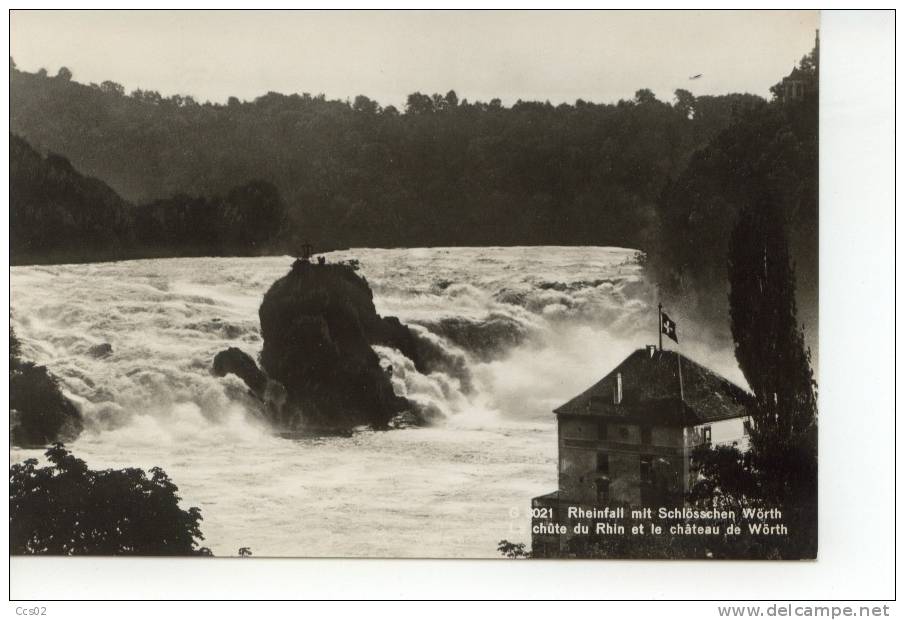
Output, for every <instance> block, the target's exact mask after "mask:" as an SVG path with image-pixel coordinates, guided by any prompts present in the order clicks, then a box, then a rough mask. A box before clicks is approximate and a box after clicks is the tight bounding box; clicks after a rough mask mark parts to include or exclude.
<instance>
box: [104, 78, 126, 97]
mask: <svg viewBox="0 0 905 620" xmlns="http://www.w3.org/2000/svg"><path fill="white" fill-rule="evenodd" d="M101 91H102V92H105V93H107V94H109V95H115V96H117V97H122V96H123V95H124V94H126V89H125V88H123V85H122V84H118V83H116V82H113V81H111V80H104V81H103V82H101Z"/></svg>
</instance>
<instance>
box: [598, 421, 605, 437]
mask: <svg viewBox="0 0 905 620" xmlns="http://www.w3.org/2000/svg"><path fill="white" fill-rule="evenodd" d="M597 439H599V440H600V441H606V422H600V423H599V424H598V425H597Z"/></svg>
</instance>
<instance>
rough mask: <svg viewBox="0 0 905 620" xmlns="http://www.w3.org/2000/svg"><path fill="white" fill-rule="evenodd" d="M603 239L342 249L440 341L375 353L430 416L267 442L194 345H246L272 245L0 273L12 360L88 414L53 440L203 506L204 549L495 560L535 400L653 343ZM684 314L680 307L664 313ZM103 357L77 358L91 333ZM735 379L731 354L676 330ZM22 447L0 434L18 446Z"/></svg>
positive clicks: (538, 463) (23, 454)
mask: <svg viewBox="0 0 905 620" xmlns="http://www.w3.org/2000/svg"><path fill="white" fill-rule="evenodd" d="M635 254H636V253H635V251H633V250H626V249H620V248H558V247H556V248H428V249H408V250H370V249H362V250H352V251H346V252H336V253H332V254H330V255H328V260H330V261H336V260H348V259H352V258H354V259H357V260H358V261H360V264H361V272H362V274H363V275H364V276H365V277H366V278H367V279H368V281H369V283H370V285H371V287H372V289H373V290H374V301H375V304H376V306H377V310H378V312H380V313H381V314H383V315H396V316H398V317H399V318H400V319H401V320H402V321H403V322H405V323H407V324H409V325H411V326H413V329H415V330H416V331H417V332H418V334H419V337H421V338H429V339H432V340H434V341H435V342H436V343H438V344H439V345H440V346H441V347H442V348H443V349H444V350H445V351H446V354H447V356H448V358H449V360H450V366H451V367H453V366H457V367H459V368H460V369H461V368H465V369H467V375H468V376H467V377H464V376H462V373H461V372H454V371H452V370H450V371H449V372H448V373H447V372H435V373H432V374H429V375H424V374H421V373H419V372H418V371H417V370H415V368H414V365H413V364H412V363H411V361H410V360H408V359H407V358H405V357H404V356H403V355H401V354H400V353H399V352H398V351H396V350H394V349H389V348H386V347H376V350H377V353H378V355H379V356H380V357H381V358H382V360H383V363H384V364H392V366H393V368H394V373H393V380H394V388H395V389H396V391H397V393H399V394H402V395H405V396H407V397H408V398H410V399H411V400H414V401H417V402H418V403H419V404H420V405H422V407H424V408H426V409H429V410H430V411H433V412H434V413H435V414H436V422H435V424H434V425H433V426H431V427H428V428H418V429H405V430H395V431H386V432H373V431H361V432H358V433H356V434H354V435H353V436H352V437H347V438H318V439H307V440H300V441H298V440H286V439H280V438H277V437H274V436H273V435H272V433H271V432H270V430H269V428H268V427H267V425H266V423H265V422H264V421H263V420H261V419H260V417H259V414H257V413H256V412H255V410H254V408H253V407H250V406H249V402H248V400H247V398H246V396H245V392H246V390H245V386H244V384H242V383H241V381H239V380H238V379H236V378H235V377H228V378H217V377H214V376H212V375H211V374H210V371H209V369H210V366H211V361H212V359H213V356H214V355H215V354H216V353H217V352H218V351H220V350H222V349H224V348H226V347H228V346H237V347H239V348H241V349H243V350H244V351H246V352H247V353H249V354H251V355H252V356H255V357H256V356H257V355H258V353H259V352H260V349H261V339H260V335H259V330H258V315H257V309H258V306H259V304H260V302H261V299H262V296H263V294H264V292H265V291H266V290H267V288H268V287H269V286H270V284H271V283H272V282H273V281H274V280H276V279H277V278H279V277H281V276H282V275H284V274H285V273H286V272H287V271H288V269H289V266H290V264H291V261H292V259H290V258H288V257H268V258H200V259H199V258H191V259H166V260H142V261H127V262H120V263H103V264H91V265H63V266H35V267H16V268H13V269H12V275H11V285H12V312H13V325H14V327H15V329H16V331H17V333H18V335H19V337H20V339H21V340H22V342H23V355H24V357H26V358H28V359H33V360H35V361H38V362H40V363H43V364H47V365H48V366H49V368H50V369H51V370H52V371H53V372H54V373H55V374H56V375H57V376H58V377H59V378H60V380H61V382H62V385H63V387H64V390H65V392H66V393H67V395H69V396H70V397H71V398H72V399H73V400H74V401H76V403H77V404H78V406H79V408H80V409H81V411H82V413H83V414H84V416H85V419H86V427H87V428H86V431H85V433H84V434H83V435H82V436H81V437H80V438H79V439H78V440H76V441H75V442H73V443H72V444H71V445H70V446H69V447H70V448H71V449H72V450H73V452H74V453H75V454H76V455H77V456H79V457H80V458H83V459H85V460H86V461H87V462H88V463H89V465H90V466H92V467H117V468H118V467H125V466H139V467H143V468H148V467H152V466H154V465H158V466H160V467H162V468H163V469H165V470H166V471H167V473H168V474H169V475H170V476H171V478H173V480H174V481H175V482H176V484H177V485H178V486H179V489H180V495H181V496H182V498H183V502H182V503H183V505H184V506H198V507H199V508H201V510H202V514H203V516H204V522H203V524H202V530H203V532H204V534H205V537H206V540H205V542H204V544H205V545H207V546H209V547H210V548H211V549H212V550H213V551H214V553H215V554H216V555H233V554H235V553H236V552H237V550H238V548H239V547H242V546H247V547H250V548H251V549H252V551H253V552H254V554H255V555H256V556H334V557H335V556H385V557H386V556H389V557H394V556H395V557H497V554H496V544H497V542H498V541H499V540H500V539H502V538H507V539H509V540H516V541H523V542H528V540H529V538H530V536H529V535H528V532H527V525H528V522H529V518H528V508H529V506H530V499H531V497H533V496H535V495H539V494H542V493H546V492H549V491H551V490H553V489H555V487H556V463H555V459H556V436H555V428H554V425H553V418H552V414H551V413H550V412H551V409H553V408H554V407H555V406H557V405H559V404H561V403H562V402H564V401H565V400H567V399H568V398H570V397H572V396H574V395H575V394H576V393H577V392H579V391H580V390H583V389H585V388H587V387H588V386H589V385H590V384H591V383H593V382H595V381H596V380H598V379H599V378H600V377H601V376H603V374H604V373H606V372H608V371H609V370H610V369H611V368H612V367H613V366H614V365H615V364H616V363H618V362H619V361H621V359H622V358H623V357H625V355H627V354H628V353H629V352H630V351H631V350H633V349H634V348H637V347H639V346H642V345H644V344H647V343H650V342H654V341H655V338H656V331H655V329H656V310H655V305H656V302H655V301H654V293H653V291H652V290H651V287H650V286H649V285H648V283H647V282H646V281H645V279H644V276H643V271H642V268H641V267H640V266H639V265H638V264H637V261H636V257H635ZM681 328H682V324H681V323H680V330H681ZM102 343H109V344H110V345H112V348H113V352H112V354H110V355H109V356H107V357H95V356H94V355H92V354H91V351H90V349H91V347H92V346H95V345H98V344H102ZM683 351H684V352H685V353H686V354H689V355H691V356H692V357H693V358H695V359H697V360H699V361H701V362H702V363H705V364H707V365H709V366H712V367H714V368H716V369H718V370H720V371H722V372H723V373H724V374H725V375H726V376H727V377H729V378H731V379H734V380H736V381H741V378H740V376H739V373H738V370H737V368H736V366H735V363H734V360H733V358H732V354H731V352H730V351H725V350H712V349H710V348H708V347H707V346H706V345H704V344H702V343H694V342H691V343H689V344H688V345H686V344H684V343H683ZM37 454H40V451H34V450H21V449H14V450H13V451H12V453H11V455H10V458H11V460H13V461H18V460H21V459H23V458H27V457H29V456H35V455H37Z"/></svg>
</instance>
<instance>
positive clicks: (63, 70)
mask: <svg viewBox="0 0 905 620" xmlns="http://www.w3.org/2000/svg"><path fill="white" fill-rule="evenodd" d="M57 79H58V80H64V81H66V82H68V81H69V80H71V79H72V71H70V70H69V69H68V68H67V67H60V70H59V71H57Z"/></svg>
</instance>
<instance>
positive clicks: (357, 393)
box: [259, 260, 419, 428]
mask: <svg viewBox="0 0 905 620" xmlns="http://www.w3.org/2000/svg"><path fill="white" fill-rule="evenodd" d="M259 316H260V319H261V335H262V337H263V339H264V349H263V351H262V353H261V364H262V366H263V369H264V371H265V372H266V373H267V375H268V377H270V378H271V379H273V380H276V381H278V382H280V383H281V384H283V385H284V386H285V387H286V391H287V403H286V408H287V410H288V411H289V412H290V413H289V415H288V419H287V422H288V424H287V426H288V427H290V428H304V427H306V426H316V427H324V428H348V427H350V426H355V425H359V424H370V425H372V426H374V427H376V428H383V427H386V426H387V425H388V423H389V422H390V420H391V419H392V418H393V417H394V416H396V415H397V414H399V413H402V412H403V411H406V410H411V409H412V404H411V403H410V402H409V401H407V400H406V399H404V398H401V397H399V396H397V395H396V394H395V393H394V392H393V386H392V383H391V381H390V376H389V375H388V372H387V371H386V370H385V369H384V368H382V367H381V365H380V362H379V358H378V357H377V354H376V353H374V350H373V349H372V348H371V345H373V344H382V345H387V346H392V347H395V348H397V349H399V350H400V351H402V352H403V353H404V354H405V355H407V356H409V357H410V358H413V359H414V358H417V357H419V356H418V352H417V348H416V344H415V341H416V339H415V336H414V335H413V334H412V333H411V332H410V331H409V329H408V328H407V327H405V326H404V325H402V323H400V322H399V321H398V319H395V318H383V317H381V316H380V315H378V314H377V311H376V310H375V308H374V300H373V295H372V292H371V289H370V287H369V286H368V283H367V282H366V281H365V279H364V278H363V277H361V276H360V275H358V274H357V273H356V272H355V269H354V268H353V267H351V266H349V265H344V264H317V265H315V264H310V263H308V262H306V261H302V260H299V261H296V263H295V264H294V265H293V267H292V270H291V271H290V272H289V273H288V274H287V275H285V276H284V277H282V278H280V279H279V280H277V281H276V282H274V283H273V285H272V286H271V287H270V290H268V291H267V293H266V294H265V295H264V301H263V303H262V304H261V308H260V310H259Z"/></svg>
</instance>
